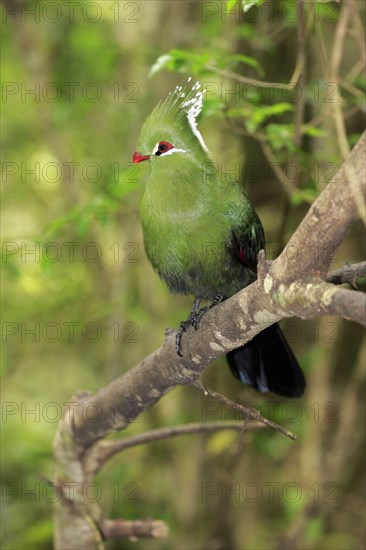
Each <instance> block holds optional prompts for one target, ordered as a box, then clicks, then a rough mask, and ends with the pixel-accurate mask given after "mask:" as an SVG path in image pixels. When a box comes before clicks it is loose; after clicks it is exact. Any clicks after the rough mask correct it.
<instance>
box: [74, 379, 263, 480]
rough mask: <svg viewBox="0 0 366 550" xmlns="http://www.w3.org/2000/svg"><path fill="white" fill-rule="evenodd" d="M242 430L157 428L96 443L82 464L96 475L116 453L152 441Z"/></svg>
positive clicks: (228, 426)
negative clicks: (219, 431)
mask: <svg viewBox="0 0 366 550" xmlns="http://www.w3.org/2000/svg"><path fill="white" fill-rule="evenodd" d="M195 385H196V384H195ZM196 387H197V386H196ZM206 395H208V394H206ZM263 428H264V426H263V424H261V423H253V424H250V425H249V426H248V427H247V431H257V430H261V429H263ZM242 429H243V423H242V422H205V423H202V422H193V423H191V424H185V425H183V426H169V427H168V428H159V429H156V430H150V431H148V432H145V433H142V434H138V435H134V436H131V437H127V438H125V439H119V440H117V441H101V442H100V443H97V444H96V445H95V446H94V447H93V448H92V449H91V450H90V452H89V453H88V454H87V456H86V458H85V460H84V464H85V468H86V470H87V471H88V473H91V472H92V473H96V472H98V471H99V470H100V468H101V467H102V466H104V464H105V463H106V462H107V460H110V459H111V458H112V457H113V456H115V455H116V454H117V453H120V452H121V451H125V450H126V449H130V448H131V447H136V446H137V445H145V444H146V443H151V442H152V441H161V440H163V439H169V438H171V437H176V436H180V435H189V434H199V433H201V434H203V433H212V432H216V431H218V430H237V431H241V430H242Z"/></svg>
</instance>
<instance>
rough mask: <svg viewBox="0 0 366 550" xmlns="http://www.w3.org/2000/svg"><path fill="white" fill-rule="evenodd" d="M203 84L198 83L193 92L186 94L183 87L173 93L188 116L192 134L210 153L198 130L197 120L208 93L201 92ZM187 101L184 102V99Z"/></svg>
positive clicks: (177, 88) (178, 87)
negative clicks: (204, 96) (205, 94)
mask: <svg viewBox="0 0 366 550" xmlns="http://www.w3.org/2000/svg"><path fill="white" fill-rule="evenodd" d="M191 79H192V77H189V79H188V82H190V81H191ZM200 88H201V84H200V83H199V82H198V81H197V82H196V84H194V86H193V87H192V90H191V91H190V92H189V93H188V94H186V92H185V91H184V90H183V88H182V86H177V87H176V88H175V90H174V92H173V96H175V98H176V101H177V102H178V101H179V102H181V107H182V109H183V110H184V111H185V113H186V115H187V119H188V122H189V125H190V127H191V129H192V132H193V133H194V135H195V136H196V137H197V139H198V141H199V142H200V144H201V145H202V148H203V149H204V150H205V151H206V152H207V153H208V152H209V151H208V148H207V145H206V144H205V142H204V139H203V137H202V134H201V132H200V131H199V129H198V128H197V122H196V119H197V117H198V115H199V114H200V112H201V111H202V105H203V94H204V93H206V90H200ZM186 97H187V99H186V100H185V101H182V100H183V99H185V98H186Z"/></svg>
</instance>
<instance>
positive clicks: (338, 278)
mask: <svg viewBox="0 0 366 550" xmlns="http://www.w3.org/2000/svg"><path fill="white" fill-rule="evenodd" d="M361 277H366V262H359V263H358V264H352V265H350V264H349V263H348V262H347V263H346V265H345V266H344V267H341V268H340V269H335V270H334V271H331V272H330V273H328V275H327V278H326V281H327V283H333V284H334V285H341V284H343V283H349V284H350V285H352V286H353V287H354V288H355V282H356V279H360V278H361Z"/></svg>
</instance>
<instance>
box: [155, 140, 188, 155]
mask: <svg viewBox="0 0 366 550" xmlns="http://www.w3.org/2000/svg"><path fill="white" fill-rule="evenodd" d="M159 143H160V141H158V143H157V144H156V145H155V147H154V149H153V152H152V155H156V153H157V152H159ZM173 153H188V151H186V150H185V149H177V148H176V147H172V149H169V150H168V151H166V152H161V154H160V155H158V156H159V157H165V156H166V155H172V154H173Z"/></svg>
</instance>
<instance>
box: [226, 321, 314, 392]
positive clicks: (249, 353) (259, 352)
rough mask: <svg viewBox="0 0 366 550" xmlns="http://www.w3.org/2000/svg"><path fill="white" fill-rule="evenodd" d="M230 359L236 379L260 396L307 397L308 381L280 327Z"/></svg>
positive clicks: (258, 338)
mask: <svg viewBox="0 0 366 550" xmlns="http://www.w3.org/2000/svg"><path fill="white" fill-rule="evenodd" d="M226 357H227V360H228V363H229V367H230V370H231V372H232V373H233V375H234V376H235V377H236V378H238V379H239V380H240V381H241V382H243V383H244V384H249V386H253V388H255V389H256V390H258V391H260V392H268V391H270V392H272V393H277V394H278V395H282V396H285V397H301V396H302V394H303V393H304V390H305V387H306V381H305V377H304V375H303V372H302V370H301V368H300V365H299V363H298V362H297V359H296V357H295V355H294V354H293V351H292V349H291V348H290V346H289V345H288V343H287V341H286V339H285V337H284V335H283V334H282V331H281V329H280V327H279V326H278V325H277V323H275V324H274V325H271V326H270V327H268V328H266V329H264V330H263V331H262V332H260V333H259V334H257V336H255V337H254V338H253V340H251V341H250V342H248V343H247V344H245V345H244V346H242V347H240V348H238V349H235V350H233V351H231V352H230V353H228V354H227V356H226Z"/></svg>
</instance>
